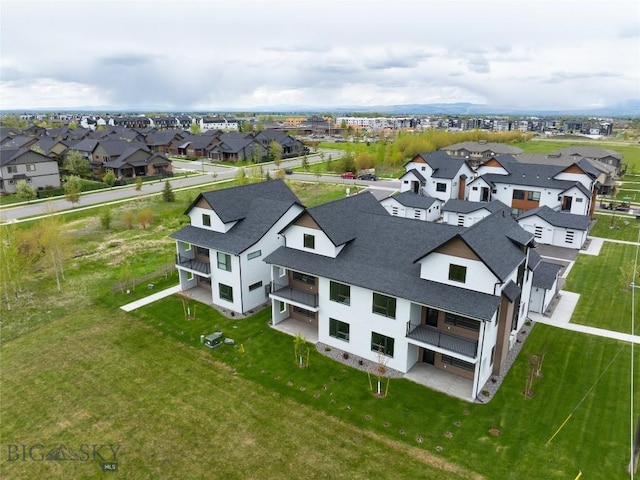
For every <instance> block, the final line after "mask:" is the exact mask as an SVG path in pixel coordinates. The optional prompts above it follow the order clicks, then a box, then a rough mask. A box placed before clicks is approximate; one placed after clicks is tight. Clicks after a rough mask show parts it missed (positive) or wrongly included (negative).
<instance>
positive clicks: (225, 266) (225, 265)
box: [216, 252, 231, 272]
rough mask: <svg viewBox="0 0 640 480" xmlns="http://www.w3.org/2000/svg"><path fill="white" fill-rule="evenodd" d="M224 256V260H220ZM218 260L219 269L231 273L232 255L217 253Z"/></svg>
mask: <svg viewBox="0 0 640 480" xmlns="http://www.w3.org/2000/svg"><path fill="white" fill-rule="evenodd" d="M221 255H223V256H224V260H222V261H221V260H220V256H221ZM216 260H217V263H218V269H219V270H224V271H225V272H230V271H231V255H229V254H228V253H224V252H217V254H216Z"/></svg>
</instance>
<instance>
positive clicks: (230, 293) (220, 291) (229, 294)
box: [218, 283, 233, 302]
mask: <svg viewBox="0 0 640 480" xmlns="http://www.w3.org/2000/svg"><path fill="white" fill-rule="evenodd" d="M222 287H225V288H228V289H229V290H228V292H227V293H226V294H225V296H223V294H222ZM226 295H228V297H229V298H227V296H226ZM218 296H219V297H220V300H225V301H227V302H233V287H232V286H231V285H226V284H224V283H218Z"/></svg>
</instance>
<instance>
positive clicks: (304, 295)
mask: <svg viewBox="0 0 640 480" xmlns="http://www.w3.org/2000/svg"><path fill="white" fill-rule="evenodd" d="M269 297H270V298H275V299H276V300H281V301H285V302H287V303H293V304H297V305H299V306H301V307H305V308H307V309H309V310H312V311H314V312H315V311H317V310H318V294H317V293H309V292H305V291H303V290H298V289H296V288H292V287H291V286H289V285H280V284H278V283H275V282H271V292H270V294H269Z"/></svg>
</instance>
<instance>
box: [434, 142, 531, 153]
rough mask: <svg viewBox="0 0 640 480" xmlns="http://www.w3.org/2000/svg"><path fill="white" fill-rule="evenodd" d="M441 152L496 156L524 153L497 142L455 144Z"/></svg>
mask: <svg viewBox="0 0 640 480" xmlns="http://www.w3.org/2000/svg"><path fill="white" fill-rule="evenodd" d="M440 150H444V151H449V152H455V151H457V150H467V151H469V152H480V153H483V152H493V153H495V154H496V155H500V154H503V153H509V154H511V155H519V154H521V153H522V150H521V149H519V148H518V147H512V146H510V145H505V144H504V143H496V142H460V143H455V144H453V145H449V146H448V147H443V148H441V149H440Z"/></svg>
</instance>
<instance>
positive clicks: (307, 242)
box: [302, 233, 316, 250]
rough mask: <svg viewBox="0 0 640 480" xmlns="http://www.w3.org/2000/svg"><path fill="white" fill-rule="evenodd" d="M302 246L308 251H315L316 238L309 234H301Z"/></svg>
mask: <svg viewBox="0 0 640 480" xmlns="http://www.w3.org/2000/svg"><path fill="white" fill-rule="evenodd" d="M302 246H303V247H304V248H308V249H310V250H315V249H316V236H315V235H311V234H310V233H305V234H303V237H302Z"/></svg>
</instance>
